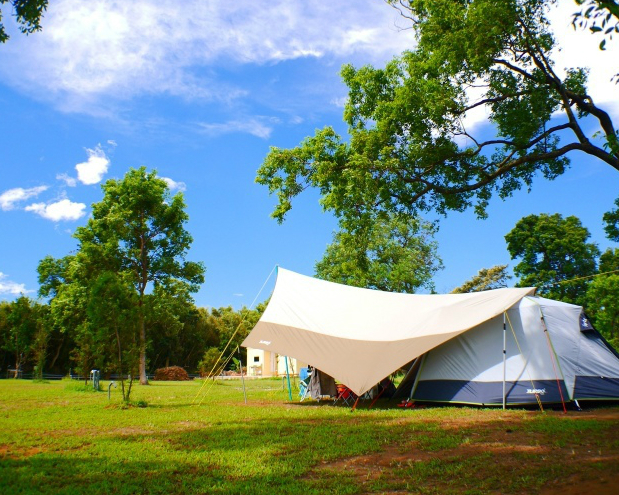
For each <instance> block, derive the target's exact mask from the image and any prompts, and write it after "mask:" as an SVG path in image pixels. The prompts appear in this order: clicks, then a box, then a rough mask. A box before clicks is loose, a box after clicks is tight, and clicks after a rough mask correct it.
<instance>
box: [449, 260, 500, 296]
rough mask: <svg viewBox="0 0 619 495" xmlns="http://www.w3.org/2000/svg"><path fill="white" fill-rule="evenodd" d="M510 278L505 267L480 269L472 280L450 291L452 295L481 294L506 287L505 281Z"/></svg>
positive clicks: (497, 266)
mask: <svg viewBox="0 0 619 495" xmlns="http://www.w3.org/2000/svg"><path fill="white" fill-rule="evenodd" d="M510 278H512V276H511V275H510V274H509V273H507V265H496V266H493V267H491V268H482V269H481V270H479V272H477V275H475V276H474V277H473V278H471V279H469V280H467V281H466V282H464V283H463V284H462V285H461V286H460V287H456V288H455V289H454V290H452V291H451V293H452V294H465V293H467V292H481V291H484V290H492V289H500V288H502V287H507V281H508V280H509V279H510Z"/></svg>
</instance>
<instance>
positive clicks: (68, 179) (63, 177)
mask: <svg viewBox="0 0 619 495" xmlns="http://www.w3.org/2000/svg"><path fill="white" fill-rule="evenodd" d="M56 180H61V181H63V182H64V183H65V184H66V185H67V186H69V187H75V186H77V179H76V178H75V177H71V176H70V175H68V174H56Z"/></svg>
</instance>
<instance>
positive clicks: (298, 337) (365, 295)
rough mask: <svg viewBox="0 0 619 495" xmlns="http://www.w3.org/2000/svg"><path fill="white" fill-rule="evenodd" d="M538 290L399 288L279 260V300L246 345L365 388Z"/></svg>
mask: <svg viewBox="0 0 619 495" xmlns="http://www.w3.org/2000/svg"><path fill="white" fill-rule="evenodd" d="M534 292H535V289H534V288H522V289H520V288H518V289H496V290H489V291H485V292H476V293H469V294H399V293H391V292H382V291H377V290H371V289H361V288H357V287H349V286H346V285H342V284H336V283H332V282H326V281H324V280H319V279H315V278H312V277H307V276H304V275H300V274H298V273H295V272H292V271H289V270H285V269H282V268H278V273H277V281H276V284H275V289H274V290H273V294H272V296H271V300H270V301H269V304H268V306H267V308H266V310H265V312H264V314H263V315H262V317H261V318H260V320H259V322H258V323H257V324H256V326H255V327H254V329H253V330H252V331H251V333H250V334H249V336H248V337H247V338H246V339H245V341H244V342H243V344H242V345H243V346H244V347H252V348H256V349H264V350H267V351H271V352H276V353H278V354H281V355H285V356H291V357H294V358H296V359H298V360H301V361H304V362H306V363H309V364H311V365H313V366H315V367H316V368H318V369H320V370H322V371H324V372H325V373H327V374H329V375H331V376H333V377H334V378H335V379H336V380H338V381H340V382H342V383H345V384H346V385H347V386H348V387H350V388H351V389H352V390H353V391H354V392H355V393H357V394H362V393H364V392H366V391H367V390H369V389H370V388H372V387H373V386H374V385H375V384H376V383H377V382H378V381H380V380H381V379H382V378H384V377H385V376H388V375H389V374H391V373H392V372H393V371H395V370H397V369H398V368H400V367H401V366H403V365H405V364H406V363H408V362H410V361H411V360H412V359H414V358H415V357H417V356H420V355H422V354H424V353H425V352H427V351H429V350H430V349H433V348H434V347H436V346H438V345H440V344H442V343H444V342H446V341H448V340H450V339H451V338H453V337H455V336H457V335H459V334H461V333H462V332H465V331H466V330H469V329H470V328H473V327H475V326H477V325H479V324H481V323H483V322H485V321H487V320H490V319H491V318H493V317H495V316H497V315H500V314H501V313H503V312H504V311H506V310H507V309H509V308H511V307H512V306H513V305H514V304H516V303H518V302H519V301H520V300H521V299H522V298H523V297H525V296H527V295H533V294H534Z"/></svg>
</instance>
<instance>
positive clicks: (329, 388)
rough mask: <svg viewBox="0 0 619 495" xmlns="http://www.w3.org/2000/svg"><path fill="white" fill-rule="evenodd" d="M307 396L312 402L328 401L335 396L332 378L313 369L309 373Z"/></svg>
mask: <svg viewBox="0 0 619 495" xmlns="http://www.w3.org/2000/svg"><path fill="white" fill-rule="evenodd" d="M309 394H310V397H311V398H312V399H314V400H321V399H330V398H331V397H335V396H336V395H337V389H336V387H335V380H334V379H333V377H332V376H330V375H327V374H326V373H323V372H322V371H320V370H318V369H316V368H314V369H313V370H312V372H311V373H310V383H309Z"/></svg>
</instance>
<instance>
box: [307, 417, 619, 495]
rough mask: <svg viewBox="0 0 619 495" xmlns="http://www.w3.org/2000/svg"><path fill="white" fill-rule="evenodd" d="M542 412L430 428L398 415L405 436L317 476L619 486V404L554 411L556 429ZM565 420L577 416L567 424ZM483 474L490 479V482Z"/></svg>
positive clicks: (439, 483) (520, 488) (397, 489)
mask: <svg viewBox="0 0 619 495" xmlns="http://www.w3.org/2000/svg"><path fill="white" fill-rule="evenodd" d="M536 414H539V413H535V412H531V414H529V413H525V414H523V416H522V417H521V418H520V419H518V418H514V417H513V416H511V417H509V418H507V417H501V416H500V415H499V416H495V417H494V418H493V419H492V420H490V421H486V422H480V421H479V420H480V417H479V415H477V414H471V415H470V416H461V417H453V418H449V419H446V420H441V421H436V422H432V421H428V422H425V423H423V424H425V425H426V427H427V426H428V425H433V427H430V428H426V429H425V430H424V427H423V424H422V426H421V427H419V426H418V427H417V428H416V429H415V428H408V429H407V424H406V422H405V421H404V422H402V421H398V423H397V424H394V428H402V430H403V432H405V434H404V435H403V438H402V440H399V441H398V442H396V443H392V444H387V445H385V446H383V449H382V450H381V452H378V453H375V454H369V455H363V456H356V457H350V458H346V459H340V460H338V461H335V462H331V463H323V464H322V465H321V466H319V467H318V468H316V469H315V470H314V472H313V473H312V474H310V477H312V476H314V475H316V476H318V477H321V474H328V473H342V472H344V473H348V475H349V476H350V478H351V482H353V483H354V484H356V485H357V486H358V487H359V488H360V489H361V490H362V492H365V493H370V492H376V491H379V492H380V493H402V492H406V491H408V490H410V489H411V486H414V491H420V492H421V493H461V492H464V491H466V487H467V483H468V485H469V487H470V486H477V487H480V486H481V487H482V491H485V492H488V493H539V494H542V495H559V494H561V495H576V494H577V493H578V494H580V493H583V489H585V492H587V493H595V494H596V495H610V494H611V493H612V494H613V495H614V494H615V493H617V485H616V483H617V480H619V428H617V425H619V409H597V410H595V409H594V410H589V411H586V412H568V413H567V414H563V413H557V412H553V411H549V412H548V413H547V414H548V415H549V416H551V415H554V416H556V417H557V419H559V426H558V428H559V429H558V430H557V431H556V432H548V431H541V432H540V431H539V429H537V427H536V426H535V419H536V418H537V417H539V416H536ZM579 420H580V421H582V420H585V421H583V423H582V424H583V429H582V430H580V425H579V424H578V423H576V425H574V424H573V423H571V422H572V421H579ZM589 420H596V421H599V422H600V423H601V425H600V428H597V429H590V430H587V428H588V427H589V426H588V424H590V421H589ZM563 421H569V422H570V425H569V427H568V428H567V429H565V430H561V427H562V426H566V425H564V424H563ZM585 423H587V424H585ZM416 424H417V425H420V423H419V422H417V423H416ZM412 425H413V423H412V421H411V422H409V423H408V426H409V427H410V426H412ZM575 426H576V428H575ZM441 442H443V443H441ZM443 444H444V446H443ZM480 466H481V467H480ZM484 479H488V480H489V481H488V482H487V483H486V484H484V483H485V482H484ZM501 479H507V480H508V481H509V482H508V483H507V484H506V486H504V487H501V485H500V480H501ZM407 480H408V481H407ZM460 480H461V481H462V485H461V486H459V481H460ZM480 481H481V485H480V484H479V482H480Z"/></svg>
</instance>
